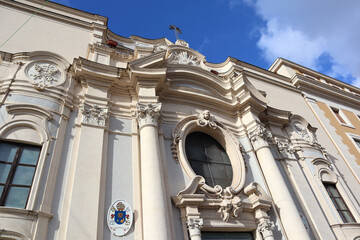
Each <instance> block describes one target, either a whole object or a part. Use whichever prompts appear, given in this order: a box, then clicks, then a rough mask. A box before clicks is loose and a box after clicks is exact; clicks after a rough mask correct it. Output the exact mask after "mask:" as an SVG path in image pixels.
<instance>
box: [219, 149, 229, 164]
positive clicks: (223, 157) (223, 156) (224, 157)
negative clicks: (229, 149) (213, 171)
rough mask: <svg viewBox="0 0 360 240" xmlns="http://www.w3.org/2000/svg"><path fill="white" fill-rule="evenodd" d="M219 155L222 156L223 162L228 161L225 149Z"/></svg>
mask: <svg viewBox="0 0 360 240" xmlns="http://www.w3.org/2000/svg"><path fill="white" fill-rule="evenodd" d="M221 156H222V159H223V162H225V163H230V159H229V156H228V155H227V154H226V152H225V149H224V151H223V152H221Z"/></svg>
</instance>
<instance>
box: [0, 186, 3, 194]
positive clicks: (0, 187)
mask: <svg viewBox="0 0 360 240" xmlns="http://www.w3.org/2000/svg"><path fill="white" fill-rule="evenodd" d="M3 189H4V186H0V196H1V194H2V191H3Z"/></svg>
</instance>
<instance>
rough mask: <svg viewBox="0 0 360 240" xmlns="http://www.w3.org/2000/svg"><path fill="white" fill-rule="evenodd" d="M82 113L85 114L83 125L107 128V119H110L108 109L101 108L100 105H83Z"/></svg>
mask: <svg viewBox="0 0 360 240" xmlns="http://www.w3.org/2000/svg"><path fill="white" fill-rule="evenodd" d="M81 112H82V114H83V119H82V122H83V123H87V124H91V125H97V126H102V127H103V126H105V122H106V119H107V118H108V113H109V110H108V108H101V107H99V106H98V105H96V104H95V105H89V104H83V105H82V106H81Z"/></svg>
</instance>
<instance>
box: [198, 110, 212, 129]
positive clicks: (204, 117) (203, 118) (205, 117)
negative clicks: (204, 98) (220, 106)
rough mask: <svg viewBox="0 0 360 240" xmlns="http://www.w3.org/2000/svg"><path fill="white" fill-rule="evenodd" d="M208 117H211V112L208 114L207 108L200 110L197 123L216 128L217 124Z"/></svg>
mask: <svg viewBox="0 0 360 240" xmlns="http://www.w3.org/2000/svg"><path fill="white" fill-rule="evenodd" d="M210 117H211V114H210V111H209V110H205V111H203V112H201V113H200V114H199V117H198V120H197V125H198V126H201V127H206V126H209V127H211V128H212V129H216V128H217V124H216V123H215V122H214V121H211V119H210Z"/></svg>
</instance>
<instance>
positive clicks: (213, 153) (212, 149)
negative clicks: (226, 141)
mask: <svg viewBox="0 0 360 240" xmlns="http://www.w3.org/2000/svg"><path fill="white" fill-rule="evenodd" d="M206 157H207V159H208V161H209V162H222V157H221V152H220V151H219V147H218V146H216V145H215V144H212V145H210V146H208V147H207V148H206Z"/></svg>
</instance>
